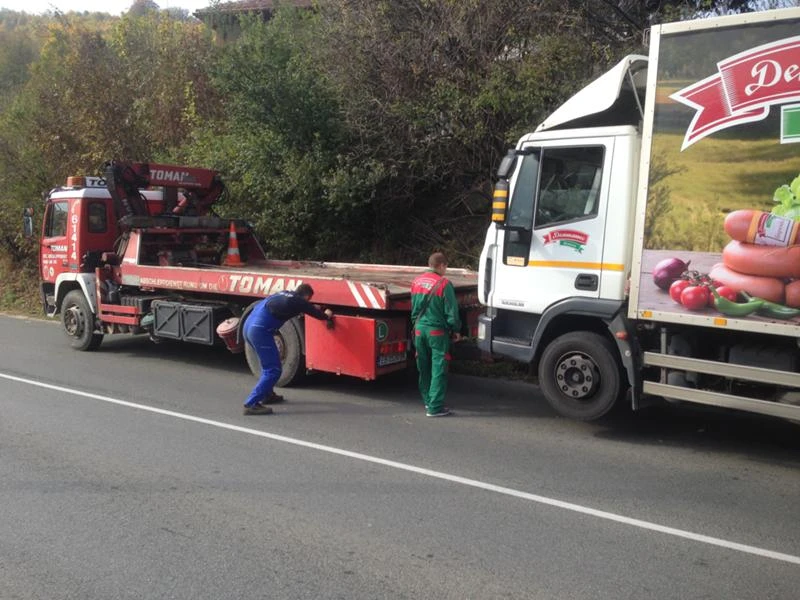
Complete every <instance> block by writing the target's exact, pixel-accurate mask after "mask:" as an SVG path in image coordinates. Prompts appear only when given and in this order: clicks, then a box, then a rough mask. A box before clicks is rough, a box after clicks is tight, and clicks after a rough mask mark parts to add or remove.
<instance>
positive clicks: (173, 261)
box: [40, 161, 480, 386]
mask: <svg viewBox="0 0 800 600" xmlns="http://www.w3.org/2000/svg"><path fill="white" fill-rule="evenodd" d="M224 190H225V187H224V185H223V183H222V180H221V178H220V176H219V174H218V173H217V172H215V171H213V170H209V169H200V168H192V167H182V166H175V165H162V164H153V163H135V162H130V163H126V162H119V161H112V162H109V163H107V164H106V165H105V166H104V172H103V176H102V177H69V178H68V179H67V182H66V185H65V186H62V187H58V188H55V189H53V190H51V191H50V193H49V194H48V195H47V198H46V207H45V212H44V223H43V228H42V236H41V242H40V244H41V245H40V274H41V297H42V303H43V307H44V311H45V313H46V314H47V315H48V316H50V317H55V316H57V315H60V316H61V323H62V325H63V329H64V332H65V333H66V335H67V338H68V339H69V342H70V345H71V346H72V347H73V348H75V349H78V350H94V349H97V348H98V347H99V346H100V344H101V342H102V341H103V337H104V336H105V335H109V334H123V333H125V334H147V335H149V336H150V339H152V340H153V341H155V342H158V341H161V340H164V339H170V340H181V341H185V342H193V343H197V344H205V345H213V344H221V343H224V344H225V345H226V346H227V348H228V349H229V350H231V351H232V352H242V351H244V353H245V354H246V356H247V362H248V364H249V365H250V368H251V370H253V372H254V373H259V372H260V367H259V363H258V358H257V357H256V356H255V353H254V352H253V351H252V349H251V348H250V347H249V345H248V344H246V343H244V342H243V336H242V333H241V329H242V326H243V324H244V322H245V320H246V319H247V316H248V314H249V310H250V308H251V307H252V306H253V305H254V303H255V302H256V301H258V300H259V299H260V298H263V297H265V296H268V295H270V294H273V293H275V292H278V291H281V290H291V289H294V288H296V287H297V286H298V285H300V284H301V283H308V284H310V285H311V286H312V287H313V288H314V302H316V303H319V304H320V305H323V306H325V307H329V308H331V309H332V310H333V311H334V313H335V315H336V316H335V320H334V323H335V325H334V327H332V328H328V327H327V326H326V325H325V323H323V322H318V321H316V320H314V319H307V320H304V319H302V318H297V319H293V320H291V321H288V322H287V323H286V324H285V325H284V326H283V327H282V328H281V330H280V332H279V334H278V335H277V336H276V338H277V342H278V347H279V349H280V352H281V361H282V364H283V375H282V377H281V379H280V381H279V383H278V385H281V386H286V385H289V384H291V383H294V382H295V381H296V380H298V378H300V377H301V376H302V375H304V374H305V373H306V372H307V371H324V372H331V373H337V374H340V375H351V376H355V377H359V378H363V379H366V380H372V379H376V378H377V377H379V376H381V375H384V374H386V373H390V372H393V371H398V370H401V369H404V368H406V366H407V365H408V362H409V360H410V358H411V348H410V343H409V338H410V310H411V300H410V293H409V288H410V284H411V280H412V279H413V278H414V277H415V276H416V275H418V274H419V273H420V272H422V271H423V270H424V268H422V267H412V266H390V265H372V264H352V263H334V262H309V261H291V260H274V259H269V258H267V256H266V255H265V253H264V250H263V249H262V246H261V244H260V243H259V241H258V240H257V238H256V236H255V235H254V233H253V230H252V228H251V227H250V226H249V224H248V223H247V222H246V221H245V220H242V219H233V220H231V219H224V218H220V217H218V216H216V215H215V214H214V213H213V211H212V206H213V205H214V203H215V202H216V201H217V200H219V198H220V197H221V196H222V195H223V193H224ZM448 278H449V279H450V280H451V281H452V282H453V284H454V286H455V288H456V295H457V297H458V301H459V305H460V310H461V313H462V317H463V318H462V321H463V322H464V323H465V325H464V330H462V333H464V334H467V335H474V334H475V331H476V327H477V317H478V314H479V312H480V307H479V303H478V298H477V274H476V273H474V272H472V271H469V270H466V269H451V270H450V271H449V272H448Z"/></svg>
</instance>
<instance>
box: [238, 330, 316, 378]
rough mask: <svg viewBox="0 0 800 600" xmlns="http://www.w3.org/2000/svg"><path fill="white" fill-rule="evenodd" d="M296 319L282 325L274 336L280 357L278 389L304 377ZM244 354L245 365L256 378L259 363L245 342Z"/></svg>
mask: <svg viewBox="0 0 800 600" xmlns="http://www.w3.org/2000/svg"><path fill="white" fill-rule="evenodd" d="M295 321H296V319H292V320H290V321H287V322H286V323H284V324H283V326H282V327H281V328H280V330H278V334H277V335H276V336H275V344H276V345H277V346H278V353H279V354H280V356H281V378H280V379H278V383H277V386H278V387H288V386H290V385H293V384H295V383H297V382H298V381H300V379H301V378H302V377H303V375H305V369H304V366H305V360H304V358H303V348H302V345H301V342H300V332H299V331H298V324H296V323H295ZM244 354H245V358H247V365H248V366H249V367H250V371H251V372H252V373H253V375H255V376H256V377H259V376H260V375H261V361H260V360H258V354H256V351H255V349H254V348H253V347H252V346H251V345H250V344H249V343H248V342H247V341H245V345H244Z"/></svg>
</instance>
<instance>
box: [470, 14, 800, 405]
mask: <svg viewBox="0 0 800 600" xmlns="http://www.w3.org/2000/svg"><path fill="white" fill-rule="evenodd" d="M798 32H800V9H786V10H775V11H764V12H759V13H751V14H745V15H737V16H729V17H720V18H710V19H702V20H697V21H688V22H681V23H672V24H665V25H660V26H657V27H654V28H653V29H652V31H651V35H650V42H649V56H628V57H626V58H625V59H624V60H622V61H621V62H619V63H618V64H617V65H616V66H615V67H614V68H612V69H611V70H610V71H608V72H607V73H605V74H604V75H602V76H600V77H599V78H597V79H596V80H595V81H593V82H592V83H590V84H589V85H587V86H586V87H585V88H583V89H582V90H580V91H579V92H577V93H576V94H575V95H574V96H573V97H572V98H570V99H569V100H568V101H567V102H565V103H564V104H563V105H562V106H561V107H559V108H558V109H557V110H556V111H555V112H553V113H552V114H551V115H550V116H549V117H548V118H547V119H546V120H545V121H544V122H543V123H541V124H540V125H539V126H538V127H537V128H536V130H535V131H534V132H533V133H530V134H528V135H525V136H524V137H522V138H521V139H520V140H519V143H518V144H517V146H516V148H514V149H513V150H510V151H509V154H508V155H507V156H506V158H505V159H504V160H503V161H502V163H501V165H500V167H499V169H498V181H497V184H496V187H495V192H494V200H493V215H492V223H491V224H490V226H489V229H488V232H487V235H486V242H485V245H484V248H483V251H482V253H481V258H480V276H479V297H480V300H481V302H482V303H483V304H485V305H486V307H487V309H486V313H485V314H484V315H482V316H481V317H480V321H479V327H478V343H479V346H480V347H481V348H482V349H483V350H484V351H487V352H491V353H493V354H495V355H501V356H506V357H511V358H513V359H516V360H519V361H523V362H526V363H531V364H532V365H533V367H534V368H535V369H536V372H538V375H539V383H540V386H541V389H542V391H543V393H544V395H545V397H546V398H547V400H548V402H549V403H550V404H551V405H552V406H553V408H554V409H555V410H556V411H557V412H559V413H560V414H562V415H565V416H569V417H573V418H578V419H585V420H591V419H596V418H598V417H600V416H602V415H604V414H605V413H607V412H608V411H609V410H610V409H611V408H612V407H613V406H614V405H615V404H616V403H617V402H619V401H620V400H627V401H628V402H629V403H630V404H631V405H632V407H633V408H634V409H636V408H638V407H639V406H640V403H641V401H642V399H643V398H645V397H660V398H666V399H669V400H673V401H684V402H693V403H699V404H706V405H713V406H721V407H727V408H731V409H738V410H743V411H750V412H754V413H761V414H766V415H772V416H776V417H782V418H786V419H796V420H800V405H798V403H799V402H800V401H799V400H798V398H800V350H799V348H798V342H799V341H800V245H798V244H800V239H797V238H798V230H799V229H800V175H799V174H800V35H798Z"/></svg>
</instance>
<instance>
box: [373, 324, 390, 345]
mask: <svg viewBox="0 0 800 600" xmlns="http://www.w3.org/2000/svg"><path fill="white" fill-rule="evenodd" d="M375 335H376V337H377V338H378V341H379V342H382V341H383V340H385V339H386V338H387V337H389V325H387V324H386V321H378V322H376V323H375Z"/></svg>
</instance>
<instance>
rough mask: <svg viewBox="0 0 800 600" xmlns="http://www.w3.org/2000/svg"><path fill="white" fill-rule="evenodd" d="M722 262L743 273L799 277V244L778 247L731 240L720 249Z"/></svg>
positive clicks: (780, 277) (782, 277)
mask: <svg viewBox="0 0 800 600" xmlns="http://www.w3.org/2000/svg"><path fill="white" fill-rule="evenodd" d="M722 262H723V263H725V266H726V267H728V268H729V269H733V270H734V271H737V272H739V273H743V274H745V275H762V276H764V277H777V278H779V279H788V278H800V246H789V247H788V248H784V247H781V248H778V247H775V246H759V245H756V244H744V243H742V242H737V241H733V242H730V243H728V245H727V246H725V249H724V250H723V251H722Z"/></svg>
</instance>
